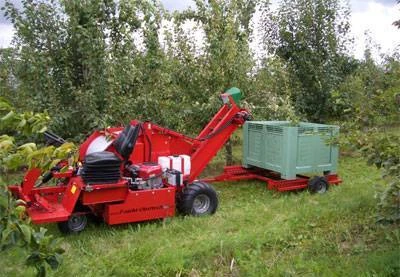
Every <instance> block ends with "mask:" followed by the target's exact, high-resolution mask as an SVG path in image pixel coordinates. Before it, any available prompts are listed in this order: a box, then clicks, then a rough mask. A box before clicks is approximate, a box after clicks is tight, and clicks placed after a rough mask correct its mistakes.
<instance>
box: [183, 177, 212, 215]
mask: <svg viewBox="0 0 400 277" xmlns="http://www.w3.org/2000/svg"><path fill="white" fill-rule="evenodd" d="M217 207H218V197H217V192H216V191H215V189H214V188H213V187H212V186H210V185H209V184H207V183H204V182H195V183H193V184H190V185H189V186H187V187H186V188H185V189H184V190H183V192H182V194H181V195H180V199H179V200H178V210H179V212H181V213H182V214H184V215H194V216H202V215H207V214H213V213H215V211H216V210H217Z"/></svg>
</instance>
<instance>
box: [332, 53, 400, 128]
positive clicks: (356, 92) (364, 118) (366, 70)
mask: <svg viewBox="0 0 400 277" xmlns="http://www.w3.org/2000/svg"><path fill="white" fill-rule="evenodd" d="M399 74H400V59H399V57H398V56H397V55H393V56H387V57H386V58H385V59H384V60H383V64H382V65H378V64H376V62H375V61H374V60H373V59H372V57H371V51H370V50H369V49H367V50H366V54H365V60H363V61H360V62H359V65H358V67H357V70H355V71H354V73H353V74H350V75H349V76H348V77H347V78H346V79H345V80H344V81H343V82H342V83H341V84H340V85H339V86H338V88H337V90H335V91H334V92H333V94H332V101H333V103H334V111H335V115H336V117H337V118H338V119H341V120H345V121H352V122H353V123H355V124H356V125H358V126H360V127H372V126H379V125H388V124H389V125H390V124H396V123H397V122H399V121H400V106H399V104H398V103H397V101H396V95H397V94H398V92H399V91H400V82H399V79H398V78H397V76H398V75H399Z"/></svg>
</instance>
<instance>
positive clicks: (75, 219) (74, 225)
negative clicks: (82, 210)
mask: <svg viewBox="0 0 400 277" xmlns="http://www.w3.org/2000/svg"><path fill="white" fill-rule="evenodd" d="M86 225H87V217H86V215H84V214H73V215H71V216H70V217H69V219H68V220H67V221H62V222H59V223H58V229H59V230H60V231H61V233H64V234H71V233H79V232H81V231H83V230H84V229H85V227H86Z"/></svg>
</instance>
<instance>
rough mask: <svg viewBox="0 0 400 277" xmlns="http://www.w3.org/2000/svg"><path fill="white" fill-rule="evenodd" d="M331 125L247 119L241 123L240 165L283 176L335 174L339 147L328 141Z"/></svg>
mask: <svg viewBox="0 0 400 277" xmlns="http://www.w3.org/2000/svg"><path fill="white" fill-rule="evenodd" d="M338 133H339V127H338V126H334V125H325V124H316V123H307V122H300V123H299V124H297V125H296V126H292V125H291V124H290V122H288V121H247V122H246V123H245V124H244V126H243V142H244V143H243V167H245V168H250V167H258V168H263V169H268V170H272V171H276V172H279V173H280V174H281V178H282V179H286V180H291V179H295V178H296V175H297V174H305V173H312V174H320V175H322V174H327V173H336V171H337V162H338V155H339V149H338V147H337V145H334V144H332V143H330V141H329V140H330V139H332V138H333V137H335V136H337V135H338Z"/></svg>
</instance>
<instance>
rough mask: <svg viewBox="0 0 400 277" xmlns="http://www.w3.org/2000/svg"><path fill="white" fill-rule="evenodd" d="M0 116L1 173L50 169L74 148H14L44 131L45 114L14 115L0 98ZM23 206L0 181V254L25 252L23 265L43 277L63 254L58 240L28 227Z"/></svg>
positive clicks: (46, 118) (28, 143)
mask: <svg viewBox="0 0 400 277" xmlns="http://www.w3.org/2000/svg"><path fill="white" fill-rule="evenodd" d="M4 114H5V115H4ZM0 116H2V117H1V118H0V130H1V132H2V133H3V135H1V136H0V172H2V173H7V172H9V171H12V170H15V169H20V168H21V167H24V166H29V167H30V168H32V167H42V168H50V167H52V166H53V165H55V164H56V163H58V162H59V161H60V160H62V159H65V158H66V157H68V156H70V155H71V153H72V152H73V149H74V145H73V144H71V143H65V144H63V145H62V146H61V147H59V148H54V147H53V146H49V147H43V148H40V147H38V146H37V145H36V144H35V143H33V142H24V143H23V144H22V145H19V144H18V142H21V141H24V140H25V139H26V138H29V137H32V134H37V133H41V132H43V131H44V130H46V124H47V123H48V121H49V116H48V115H47V114H46V113H42V114H36V113H32V112H25V113H22V114H20V113H16V112H15V111H14V108H13V107H12V106H11V105H10V104H9V103H8V102H7V101H5V100H4V99H2V98H0ZM7 132H8V134H7ZM12 134H14V135H16V136H17V139H16V138H14V137H13V136H12ZM25 206H26V203H25V202H24V201H22V200H15V199H14V198H13V197H12V196H11V194H10V192H9V190H8V188H7V186H6V184H5V182H4V180H2V179H0V249H1V250H2V251H3V250H6V249H9V248H11V247H15V246H17V247H21V248H23V249H25V250H26V252H28V253H29V256H28V257H27V259H26V264H27V265H28V266H32V267H35V268H36V272H37V276H45V275H46V272H47V268H48V267H50V268H51V269H53V270H54V269H56V268H58V266H59V265H60V263H61V258H62V256H61V254H62V253H63V252H64V250H63V249H62V248H60V246H59V244H60V240H59V239H53V236H51V235H46V232H47V230H46V229H44V228H40V229H39V231H36V230H35V229H34V228H33V227H32V226H31V225H30V221H29V219H28V218H27V217H26V208H25Z"/></svg>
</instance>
